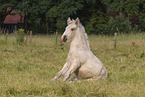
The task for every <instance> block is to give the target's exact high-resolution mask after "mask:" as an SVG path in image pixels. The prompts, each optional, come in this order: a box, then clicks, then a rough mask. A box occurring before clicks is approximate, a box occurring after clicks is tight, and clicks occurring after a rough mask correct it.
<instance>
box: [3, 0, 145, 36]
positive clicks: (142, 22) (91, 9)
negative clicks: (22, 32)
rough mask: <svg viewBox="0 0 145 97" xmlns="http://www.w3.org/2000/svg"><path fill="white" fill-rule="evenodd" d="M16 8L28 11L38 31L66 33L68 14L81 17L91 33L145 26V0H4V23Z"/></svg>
mask: <svg viewBox="0 0 145 97" xmlns="http://www.w3.org/2000/svg"><path fill="white" fill-rule="evenodd" d="M8 7H11V10H9V11H7V8H8ZM12 10H16V13H18V14H25V27H24V28H25V29H28V30H32V31H33V32H35V33H43V34H44V33H47V34H51V33H53V32H56V31H58V32H59V33H62V32H63V31H64V28H65V26H66V20H67V18H68V17H71V18H73V19H76V18H77V17H79V18H80V20H81V22H82V24H83V25H84V26H85V28H86V32H87V33H88V34H114V32H119V33H130V32H132V31H136V32H138V31H144V30H145V18H144V17H145V1H144V0H0V26H2V25H3V21H4V20H5V17H6V16H7V15H9V14H11V11H12ZM12 15H13V14H12ZM135 19H137V20H136V21H135V22H133V21H134V20H135Z"/></svg>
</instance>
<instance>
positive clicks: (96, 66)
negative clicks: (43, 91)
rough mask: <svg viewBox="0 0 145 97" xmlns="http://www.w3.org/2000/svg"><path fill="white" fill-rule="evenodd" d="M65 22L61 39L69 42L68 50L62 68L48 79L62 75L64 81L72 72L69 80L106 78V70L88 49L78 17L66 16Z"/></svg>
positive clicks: (85, 35) (85, 36)
mask: <svg viewBox="0 0 145 97" xmlns="http://www.w3.org/2000/svg"><path fill="white" fill-rule="evenodd" d="M67 24H68V26H67V27H66V29H65V32H64V33H63V35H62V37H61V40H62V41H63V42H65V43H70V50H69V53H68V56H67V60H66V63H65V64H64V66H63V68H62V69H61V70H60V71H59V72H58V73H57V74H56V76H55V77H54V78H53V79H51V80H50V81H54V80H55V79H58V78H59V77H61V76H62V75H63V76H64V78H63V81H66V80H67V79H68V78H69V76H70V75H71V74H72V73H75V76H74V77H72V78H71V79H69V80H72V79H73V78H77V79H105V78H107V70H106V68H105V67H104V65H103V63H102V62H101V61H100V60H99V59H98V58H97V57H96V56H95V55H94V54H93V53H92V51H91V50H90V47H89V42H88V39H87V38H88V37H87V34H86V33H85V29H84V27H83V26H82V25H81V23H80V21H79V18H77V19H76V20H71V19H70V18H68V20H67Z"/></svg>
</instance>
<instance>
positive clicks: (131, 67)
mask: <svg viewBox="0 0 145 97" xmlns="http://www.w3.org/2000/svg"><path fill="white" fill-rule="evenodd" d="M113 39H114V37H113V36H89V41H90V47H91V50H92V52H93V53H94V54H95V55H96V56H97V57H98V58H99V59H100V60H101V61H102V62H103V64H104V65H105V67H106V69H107V71H108V79H107V80H104V81H103V80H99V81H96V80H93V81H79V82H73V83H63V82H62V81H61V80H60V81H55V82H53V83H49V84H48V83H47V82H48V81H49V80H50V79H51V78H53V77H54V76H55V74H56V73H57V72H58V71H59V70H60V69H61V68H62V66H63V64H64V63H65V60H66V57H67V53H68V51H69V46H68V45H64V49H62V46H60V44H61V43H60V36H59V37H58V46H57V47H56V45H55V40H56V39H55V36H33V37H32V41H30V39H28V40H27V43H24V44H22V45H18V44H17V43H16V39H15V37H14V36H8V40H7V42H6V40H5V36H4V35H0V97H5V96H6V97H11V96H15V97H28V96H30V97H35V96H37V97H61V96H63V97H92V96H96V97H108V96H109V97H145V34H144V33H140V34H125V35H118V37H117V48H116V49H114V47H113V45H114V41H113Z"/></svg>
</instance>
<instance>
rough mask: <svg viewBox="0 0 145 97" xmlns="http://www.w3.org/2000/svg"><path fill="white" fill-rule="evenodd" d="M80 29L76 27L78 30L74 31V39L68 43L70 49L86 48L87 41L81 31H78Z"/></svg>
mask: <svg viewBox="0 0 145 97" xmlns="http://www.w3.org/2000/svg"><path fill="white" fill-rule="evenodd" d="M79 30H80V29H78V32H76V34H75V37H74V39H73V40H72V42H71V44H70V50H73V49H88V47H87V43H86V41H85V38H84V37H85V36H84V34H83V33H82V32H79Z"/></svg>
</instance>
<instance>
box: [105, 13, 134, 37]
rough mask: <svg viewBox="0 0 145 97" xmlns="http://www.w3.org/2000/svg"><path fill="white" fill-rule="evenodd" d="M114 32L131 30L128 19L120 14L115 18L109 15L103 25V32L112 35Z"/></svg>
mask: <svg viewBox="0 0 145 97" xmlns="http://www.w3.org/2000/svg"><path fill="white" fill-rule="evenodd" d="M115 32H119V33H129V32H131V23H130V21H129V20H128V19H125V17H124V16H123V15H122V14H120V15H119V16H116V17H115V18H113V17H110V19H109V21H108V24H106V25H105V27H104V31H103V32H102V33H103V34H111V35H113V34H114V33H115Z"/></svg>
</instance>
